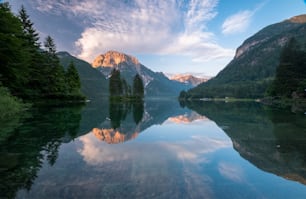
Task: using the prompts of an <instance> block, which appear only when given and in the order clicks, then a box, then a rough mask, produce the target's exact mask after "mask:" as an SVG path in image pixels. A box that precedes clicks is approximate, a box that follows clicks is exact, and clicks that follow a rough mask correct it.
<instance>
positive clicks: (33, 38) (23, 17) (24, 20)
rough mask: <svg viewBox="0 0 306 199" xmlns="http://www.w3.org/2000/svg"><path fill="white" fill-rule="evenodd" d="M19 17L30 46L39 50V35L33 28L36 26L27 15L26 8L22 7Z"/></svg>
mask: <svg viewBox="0 0 306 199" xmlns="http://www.w3.org/2000/svg"><path fill="white" fill-rule="evenodd" d="M18 17H19V19H20V21H21V24H22V29H23V33H24V36H25V39H26V40H27V41H28V44H29V46H31V47H35V48H36V49H38V48H39V47H40V43H39V34H38V33H37V32H36V30H35V28H34V27H33V26H34V24H33V22H32V21H31V20H30V18H29V15H28V14H27V12H26V10H25V8H24V6H21V9H20V11H19V15H18Z"/></svg>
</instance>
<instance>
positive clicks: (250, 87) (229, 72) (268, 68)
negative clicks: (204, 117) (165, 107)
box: [188, 21, 306, 98]
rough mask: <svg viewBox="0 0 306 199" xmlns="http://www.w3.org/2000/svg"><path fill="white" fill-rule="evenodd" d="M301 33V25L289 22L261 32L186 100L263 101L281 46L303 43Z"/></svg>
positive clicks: (189, 94) (304, 28) (303, 34)
mask: <svg viewBox="0 0 306 199" xmlns="http://www.w3.org/2000/svg"><path fill="white" fill-rule="evenodd" d="M305 30H306V24H305V23H291V22H290V21H284V22H281V23H277V24H274V25H271V26H268V27H266V28H264V29H262V30H261V31H259V32H258V33H256V34H255V35H253V36H252V37H250V38H248V39H247V40H246V41H245V42H244V43H243V44H242V45H241V46H240V47H239V48H238V49H237V53H236V56H235V58H234V59H233V60H232V61H231V62H230V63H229V64H228V65H227V66H226V67H225V68H224V69H223V70H222V71H220V72H219V74H218V75H217V76H216V77H215V78H213V79H211V80H209V81H208V82H206V83H202V84H200V85H199V86H197V87H196V88H193V89H190V90H189V91H188V96H189V98H203V97H214V98H216V97H235V98H263V97H264V96H265V92H266V90H267V88H268V87H269V85H270V83H271V82H272V81H273V79H274V77H275V75H276V69H277V67H278V65H279V61H280V59H279V58H280V55H281V51H282V46H283V44H284V42H285V41H286V40H287V39H288V38H291V37H294V38H296V40H297V41H298V42H299V43H301V44H302V43H305V42H306V34H305ZM289 75H290V74H289Z"/></svg>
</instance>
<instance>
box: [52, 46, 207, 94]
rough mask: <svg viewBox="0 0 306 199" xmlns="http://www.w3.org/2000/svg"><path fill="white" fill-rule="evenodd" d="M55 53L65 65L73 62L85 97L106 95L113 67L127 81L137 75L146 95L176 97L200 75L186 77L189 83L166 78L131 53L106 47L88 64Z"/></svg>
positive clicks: (64, 54) (130, 81)
mask: <svg viewBox="0 0 306 199" xmlns="http://www.w3.org/2000/svg"><path fill="white" fill-rule="evenodd" d="M57 56H58V57H59V59H60V62H61V64H62V65H64V67H65V68H67V67H68V65H69V63H70V62H71V61H73V62H74V64H75V66H76V68H77V70H78V72H79V75H80V79H81V85H82V87H81V91H82V92H83V93H84V94H85V95H86V96H87V97H88V98H89V99H94V98H100V97H106V96H108V95H109V89H108V85H109V82H108V78H109V76H110V73H111V71H112V70H113V69H118V70H120V72H121V77H122V78H124V79H125V80H126V81H127V82H128V83H129V84H130V85H131V84H132V81H133V78H134V76H135V75H136V74H137V73H138V74H139V75H141V77H142V79H143V82H144V86H145V96H146V97H170V96H172V97H176V96H178V94H179V92H180V91H181V90H187V89H190V88H192V87H193V85H194V84H195V82H198V81H201V80H200V79H197V78H193V77H190V80H188V81H190V83H189V82H188V83H186V81H187V80H186V81H185V82H180V81H176V80H170V79H169V78H168V77H166V76H165V75H164V74H163V73H161V72H153V71H152V70H150V69H148V68H147V67H145V66H144V65H142V64H141V63H140V62H139V61H138V60H137V59H136V58H135V57H133V56H130V55H126V54H124V53H120V52H116V51H109V52H107V53H105V54H101V55H99V56H97V57H96V58H95V59H94V61H93V62H92V64H89V63H87V62H85V61H83V60H81V59H78V58H76V57H74V56H72V55H70V54H69V53H68V52H59V53H57Z"/></svg>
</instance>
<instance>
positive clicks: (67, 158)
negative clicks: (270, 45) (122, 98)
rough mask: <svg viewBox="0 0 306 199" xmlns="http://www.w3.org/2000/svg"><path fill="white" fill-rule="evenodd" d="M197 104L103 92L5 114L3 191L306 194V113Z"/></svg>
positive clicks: (35, 194) (53, 195) (5, 194)
mask: <svg viewBox="0 0 306 199" xmlns="http://www.w3.org/2000/svg"><path fill="white" fill-rule="evenodd" d="M187 107H189V108H190V109H189V108H187ZM187 107H185V108H182V107H181V106H180V105H179V103H178V102H176V100H159V101H157V100H155V101H154V100H152V101H146V102H145V103H134V104H118V103H112V104H110V103H109V102H107V101H102V100H101V101H96V102H90V103H88V104H86V105H85V106H71V107H65V108H63V107H60V106H53V107H38V108H34V109H33V110H32V111H31V112H30V113H28V114H27V115H26V116H20V117H19V118H15V119H14V120H11V121H5V122H4V121H2V122H1V123H0V143H1V144H0V198H31V199H35V198H37V199H38V198H39V199H41V198H44V199H45V198H50V199H57V198H166V199H169V198H221V199H223V198H230V199H233V198H235V199H237V198H248V199H250V198H271V199H272V198H273V199H274V198H278V199H280V198H286V199H288V198H294V199H299V198H301V199H304V198H306V116H305V115H304V114H299V113H292V112H291V111H290V110H288V111H286V110H277V109H272V108H269V107H265V106H262V105H260V104H258V103H241V102H240V103H225V102H197V103H190V104H188V105H187Z"/></svg>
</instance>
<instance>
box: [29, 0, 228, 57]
mask: <svg viewBox="0 0 306 199" xmlns="http://www.w3.org/2000/svg"><path fill="white" fill-rule="evenodd" d="M31 2H32V5H33V6H34V7H36V8H37V9H38V10H39V11H41V12H49V13H52V14H57V15H60V16H67V17H69V18H70V19H78V20H80V22H79V23H80V24H81V25H82V26H83V27H84V31H83V33H82V34H81V35H80V38H79V39H78V40H77V41H75V45H76V47H77V49H78V50H77V52H76V54H78V56H79V57H80V58H83V59H85V60H87V61H89V62H91V61H92V60H93V59H94V57H96V56H97V55H98V54H101V53H104V52H106V51H108V50H118V51H123V52H126V53H130V54H136V53H137V54H141V53H153V54H163V55H173V54H175V55H187V56H189V57H191V58H192V60H193V61H198V62H199V61H200V62H203V61H204V62H205V61H210V60H214V59H219V58H225V57H226V58H231V57H232V56H233V55H234V51H233V50H232V49H226V48H223V47H222V46H220V45H219V44H217V42H216V41H215V40H216V39H215V35H214V34H213V33H212V32H209V31H208V30H207V27H206V25H207V23H208V22H209V21H210V20H212V19H213V18H214V17H215V16H216V15H217V12H216V6H217V4H218V0H167V1H164V0H130V1H121V0H103V1H99V0H87V1H81V0H59V1H45V0H33V1H31Z"/></svg>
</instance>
